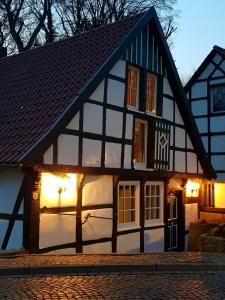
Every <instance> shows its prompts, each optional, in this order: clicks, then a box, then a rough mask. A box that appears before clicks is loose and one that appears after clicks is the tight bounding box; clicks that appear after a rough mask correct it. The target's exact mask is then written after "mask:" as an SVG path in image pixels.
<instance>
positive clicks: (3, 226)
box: [0, 219, 9, 248]
mask: <svg viewBox="0 0 225 300" xmlns="http://www.w3.org/2000/svg"><path fill="white" fill-rule="evenodd" d="M8 224H9V221H8V220H1V219H0V248H1V246H2V243H3V240H4V237H5V234H6V230H7V228H8Z"/></svg>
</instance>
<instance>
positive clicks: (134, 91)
mask: <svg viewBox="0 0 225 300" xmlns="http://www.w3.org/2000/svg"><path fill="white" fill-rule="evenodd" d="M139 78H140V70H139V69H138V68H135V67H134V66H131V65H129V66H128V81H127V106H129V107H132V108H137V107H138V98H139V97H138V96H139Z"/></svg>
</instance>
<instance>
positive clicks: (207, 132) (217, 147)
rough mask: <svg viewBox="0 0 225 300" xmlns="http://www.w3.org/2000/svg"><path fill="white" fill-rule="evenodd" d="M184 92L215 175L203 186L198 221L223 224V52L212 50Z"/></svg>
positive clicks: (219, 48)
mask: <svg viewBox="0 0 225 300" xmlns="http://www.w3.org/2000/svg"><path fill="white" fill-rule="evenodd" d="M185 91H186V95H187V98H188V102H189V105H190V108H191V110H192V113H193V115H194V118H195V122H196V124H197V126H198V130H199V132H200V135H201V139H202V142H203V144H204V147H205V150H206V152H207V153H208V155H209V158H210V160H211V163H212V166H213V168H214V170H215V171H216V174H217V179H216V180H214V181H208V182H205V185H204V186H203V191H202V195H203V198H202V201H201V202H202V203H201V207H202V212H201V218H204V219H207V220H214V221H216V220H217V221H218V220H223V221H224V222H225V214H224V213H225V197H224V195H225V49H223V48H221V47H218V46H214V47H213V49H212V51H211V52H210V53H209V55H208V56H207V57H206V58H205V60H204V61H203V63H202V64H201V65H200V67H199V68H198V70H197V71H196V72H195V73H194V74H193V76H192V78H191V79H190V80H189V82H188V83H187V85H186V87H185Z"/></svg>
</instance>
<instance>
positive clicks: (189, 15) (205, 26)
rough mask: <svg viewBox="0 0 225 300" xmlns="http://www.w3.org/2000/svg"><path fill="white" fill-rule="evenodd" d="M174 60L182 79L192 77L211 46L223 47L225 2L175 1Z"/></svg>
mask: <svg viewBox="0 0 225 300" xmlns="http://www.w3.org/2000/svg"><path fill="white" fill-rule="evenodd" d="M176 8H177V9H178V10H180V17H179V18H177V20H176V22H177V26H178V29H177V33H176V34H175V35H174V46H173V48H172V54H173V58H174V60H175V63H176V66H177V68H178V71H179V74H180V75H181V77H183V76H184V77H189V76H190V75H192V74H193V72H194V70H196V69H197V68H198V67H199V65H200V64H201V62H202V61H203V59H204V58H205V57H206V56H207V54H208V53H209V52H210V51H211V50H212V48H213V46H214V45H218V46H220V47H223V48H225V0H178V1H177V5H176Z"/></svg>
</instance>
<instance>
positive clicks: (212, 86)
mask: <svg viewBox="0 0 225 300" xmlns="http://www.w3.org/2000/svg"><path fill="white" fill-rule="evenodd" d="M219 87H224V88H225V84H220V85H210V102H211V113H213V114H219V113H224V112H225V109H224V110H217V111H214V110H213V102H214V98H213V89H215V88H219Z"/></svg>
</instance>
